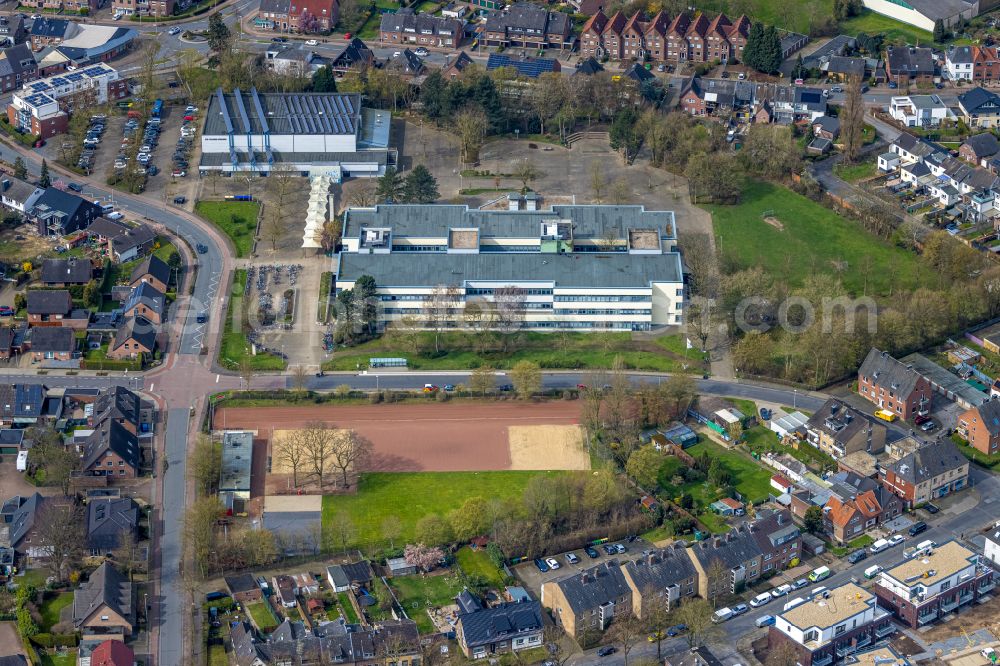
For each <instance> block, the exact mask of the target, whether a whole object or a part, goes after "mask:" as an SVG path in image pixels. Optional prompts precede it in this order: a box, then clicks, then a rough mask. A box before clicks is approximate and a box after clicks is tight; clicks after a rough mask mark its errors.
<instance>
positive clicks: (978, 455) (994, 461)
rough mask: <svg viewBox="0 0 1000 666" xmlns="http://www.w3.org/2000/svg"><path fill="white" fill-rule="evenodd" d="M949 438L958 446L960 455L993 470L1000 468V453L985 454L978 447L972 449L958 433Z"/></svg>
mask: <svg viewBox="0 0 1000 666" xmlns="http://www.w3.org/2000/svg"><path fill="white" fill-rule="evenodd" d="M951 440H952V441H953V442H955V444H956V445H957V446H958V450H959V451H961V452H962V455H964V456H965V457H966V458H968V459H969V460H971V461H972V462H974V463H976V464H977V465H981V466H983V467H988V468H990V469H994V470H997V469H1000V454H998V453H994V454H993V455H987V454H985V453H983V452H982V451H980V450H979V449H974V448H972V447H971V446H969V443H968V442H966V441H965V440H964V439H962V438H961V436H960V435H958V433H955V434H953V435H952V436H951Z"/></svg>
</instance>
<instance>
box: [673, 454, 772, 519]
mask: <svg viewBox="0 0 1000 666" xmlns="http://www.w3.org/2000/svg"><path fill="white" fill-rule="evenodd" d="M685 451H686V452H687V453H689V454H691V455H692V456H694V457H695V458H697V457H698V456H700V455H701V454H702V453H707V454H708V455H710V456H711V457H712V458H713V459H718V460H721V461H722V463H723V464H724V465H725V466H726V469H727V470H729V472H730V473H731V474H732V475H733V480H734V483H733V486H734V487H735V488H736V490H738V491H739V493H740V494H741V495H743V497H744V498H745V499H747V500H749V501H751V502H753V503H755V504H756V503H758V502H761V501H763V500H765V499H767V497H768V495H769V494H770V487H771V472H769V471H768V470H767V469H765V468H764V467H763V466H761V465H760V464H759V463H757V462H756V461H755V460H754V459H753V458H751V457H750V456H748V455H746V454H745V453H743V452H741V451H734V450H730V449H726V448H725V447H723V446H720V445H719V444H716V443H715V442H713V441H710V440H708V439H705V438H702V439H701V440H700V441H699V442H698V443H697V444H695V445H693V446H690V447H688V448H687V449H685ZM683 466H684V463H682V462H681V461H680V460H679V459H678V458H675V457H668V458H666V459H664V462H663V465H662V466H661V467H660V472H659V477H660V480H661V484H663V483H668V482H669V479H670V478H671V477H672V476H674V475H675V474H676V473H677V472H678V471H679V470H680V469H681V467H683ZM679 490H680V492H682V493H690V494H691V496H692V497H693V498H694V500H695V502H696V503H698V504H699V505H701V506H702V507H707V506H708V505H709V504H711V503H712V502H714V501H715V500H717V499H719V497H720V493H719V489H718V488H715V487H713V486H712V485H711V484H709V483H708V482H707V481H701V482H694V483H685V484H683V485H681V486H680V487H679Z"/></svg>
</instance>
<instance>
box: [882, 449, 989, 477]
mask: <svg viewBox="0 0 1000 666" xmlns="http://www.w3.org/2000/svg"><path fill="white" fill-rule="evenodd" d="M968 464H969V459H968V458H966V457H965V456H964V455H962V452H961V451H959V450H958V447H957V446H955V443H954V442H952V441H951V440H950V439H940V440H937V441H935V442H931V443H930V444H925V445H924V446H921V447H920V448H919V449H917V450H916V451H914V452H913V453H909V454H907V455H905V456H903V457H902V458H900V459H899V460H897V461H895V462H893V463H891V464H890V465H889V468H890V469H891V470H892V471H893V472H895V474H896V476H898V477H900V478H901V479H903V480H904V481H907V482H909V483H912V484H914V485H917V484H920V483H923V482H924V481H928V480H930V479H932V478H934V477H935V476H940V475H941V474H944V473H946V472H949V471H951V470H954V469H959V468H960V467H962V466H964V465H968Z"/></svg>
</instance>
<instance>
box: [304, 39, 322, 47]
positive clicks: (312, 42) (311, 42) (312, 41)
mask: <svg viewBox="0 0 1000 666" xmlns="http://www.w3.org/2000/svg"><path fill="white" fill-rule="evenodd" d="M318 44H319V42H318V41H316V40H315V39H307V40H306V46H317V45H318Z"/></svg>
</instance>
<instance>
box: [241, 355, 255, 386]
mask: <svg viewBox="0 0 1000 666" xmlns="http://www.w3.org/2000/svg"><path fill="white" fill-rule="evenodd" d="M256 375H257V371H256V370H255V369H254V367H253V361H251V360H250V358H249V357H246V356H244V357H243V358H241V359H240V379H241V380H242V382H243V384H244V386H245V387H246V390H248V391H249V390H250V384H251V382H253V378H254V377H255V376H256Z"/></svg>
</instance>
